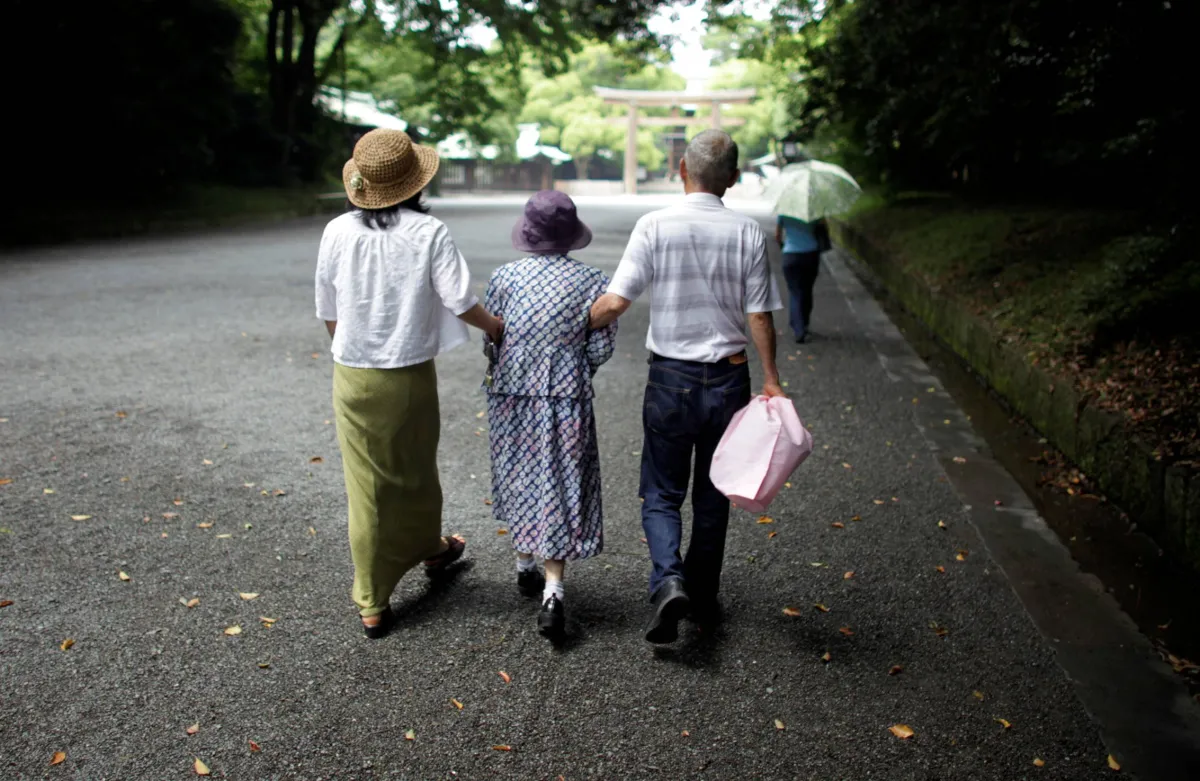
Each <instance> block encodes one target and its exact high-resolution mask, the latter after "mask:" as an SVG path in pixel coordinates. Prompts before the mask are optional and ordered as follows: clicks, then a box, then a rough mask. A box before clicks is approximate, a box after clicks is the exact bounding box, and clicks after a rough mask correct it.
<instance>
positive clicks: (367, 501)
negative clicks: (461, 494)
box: [333, 361, 442, 616]
mask: <svg viewBox="0 0 1200 781" xmlns="http://www.w3.org/2000/svg"><path fill="white" fill-rule="evenodd" d="M333 409H334V413H335V417H336V420H337V435H338V444H339V445H340V446H341V450H342V469H343V472H344V474H345V478H346V499H347V504H348V514H349V525H350V555H351V558H352V559H353V560H354V588H353V592H352V593H353V597H354V602H355V604H357V605H358V607H359V613H360V614H361V615H363V616H373V615H376V614H378V613H380V612H382V611H383V610H384V608H386V607H387V606H388V602H389V600H390V599H391V596H392V591H393V590H394V589H395V588H396V584H397V583H398V582H399V581H400V578H401V577H403V576H404V573H406V572H408V571H409V570H410V569H412V568H413V567H415V566H416V565H417V564H420V563H421V562H422V561H423V560H425V559H427V558H429V557H431V556H434V555H436V554H437V553H438V550H439V548H440V547H441V534H442V486H441V483H440V481H439V480H438V469H437V448H438V436H439V434H440V430H441V420H440V417H439V410H438V394H437V372H436V370H435V369H434V366H433V361H426V362H425V363H421V364H417V365H416V366H406V367H404V368H400V369H354V368H350V367H348V366H342V365H341V364H337V363H335V364H334V367H333Z"/></svg>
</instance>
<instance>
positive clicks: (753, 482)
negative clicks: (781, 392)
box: [708, 396, 813, 513]
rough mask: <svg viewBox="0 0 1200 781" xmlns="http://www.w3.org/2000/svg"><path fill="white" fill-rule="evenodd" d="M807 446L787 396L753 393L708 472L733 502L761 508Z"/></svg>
mask: <svg viewBox="0 0 1200 781" xmlns="http://www.w3.org/2000/svg"><path fill="white" fill-rule="evenodd" d="M812 449H813V438H812V434H810V433H809V432H808V429H806V428H804V423H803V422H802V421H801V420H800V416H799V415H797V414H796V408H795V407H794V406H792V402H791V400H790V399H785V398H782V397H774V398H768V397H766V396H756V397H755V398H753V399H751V400H750V403H749V404H748V405H746V406H745V407H744V408H742V409H741V410H739V411H738V412H737V414H736V415H734V416H733V420H731V421H730V422H729V428H727V429H725V434H724V436H722V437H721V442H720V443H719V444H718V445H717V450H716V452H715V453H713V460H712V468H711V469H709V472H708V475H709V478H711V479H712V483H713V485H714V486H716V488H717V490H718V491H720V492H721V493H723V494H725V495H726V496H728V497H729V499H730V501H732V502H733V503H734V504H736V505H737V506H738V507H741V508H744V509H746V510H749V511H750V512H755V513H761V512H765V511H766V509H767V507H768V506H769V505H770V504H771V501H772V500H773V499H774V498H775V495H776V494H778V493H779V491H780V489H782V488H783V484H784V483H785V482H786V481H787V479H788V478H789V477H791V475H792V472H794V471H795V470H796V467H798V466H800V464H801V463H803V461H804V459H806V458H808V456H809V454H810V453H812Z"/></svg>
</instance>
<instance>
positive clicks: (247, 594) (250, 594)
mask: <svg viewBox="0 0 1200 781" xmlns="http://www.w3.org/2000/svg"><path fill="white" fill-rule="evenodd" d="M238 596H239V597H241V598H242V599H243V600H244V601H246V602H249V601H250V600H252V599H258V594H257V592H254V591H239V592H238Z"/></svg>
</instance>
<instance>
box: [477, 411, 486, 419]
mask: <svg viewBox="0 0 1200 781" xmlns="http://www.w3.org/2000/svg"><path fill="white" fill-rule="evenodd" d="M486 414H487V412H485V411H483V410H480V411H479V412H476V413H475V417H477V418H479V419H480V420H482V419H483V416H484V415H486Z"/></svg>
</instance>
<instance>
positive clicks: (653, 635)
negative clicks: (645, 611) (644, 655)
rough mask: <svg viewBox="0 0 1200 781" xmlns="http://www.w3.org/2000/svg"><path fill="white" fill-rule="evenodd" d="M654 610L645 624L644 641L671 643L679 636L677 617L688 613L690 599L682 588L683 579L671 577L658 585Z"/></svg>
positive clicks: (653, 601)
mask: <svg viewBox="0 0 1200 781" xmlns="http://www.w3.org/2000/svg"><path fill="white" fill-rule="evenodd" d="M650 601H651V602H652V603H653V604H654V612H653V613H651V614H650V623H648V624H646V642H649V643H654V644H656V645H662V644H664V643H673V642H675V639H676V638H677V637H679V619H681V618H683V617H684V616H686V615H687V614H688V609H689V608H690V607H691V601H690V600H689V599H688V595H687V591H685V590H684V588H683V581H681V580H676V579H674V578H672V579H671V580H668V581H666V582H665V583H663V584H662V585H661V586H659V587H658V591H655V592H654V598H653V599H652V600H650Z"/></svg>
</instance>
